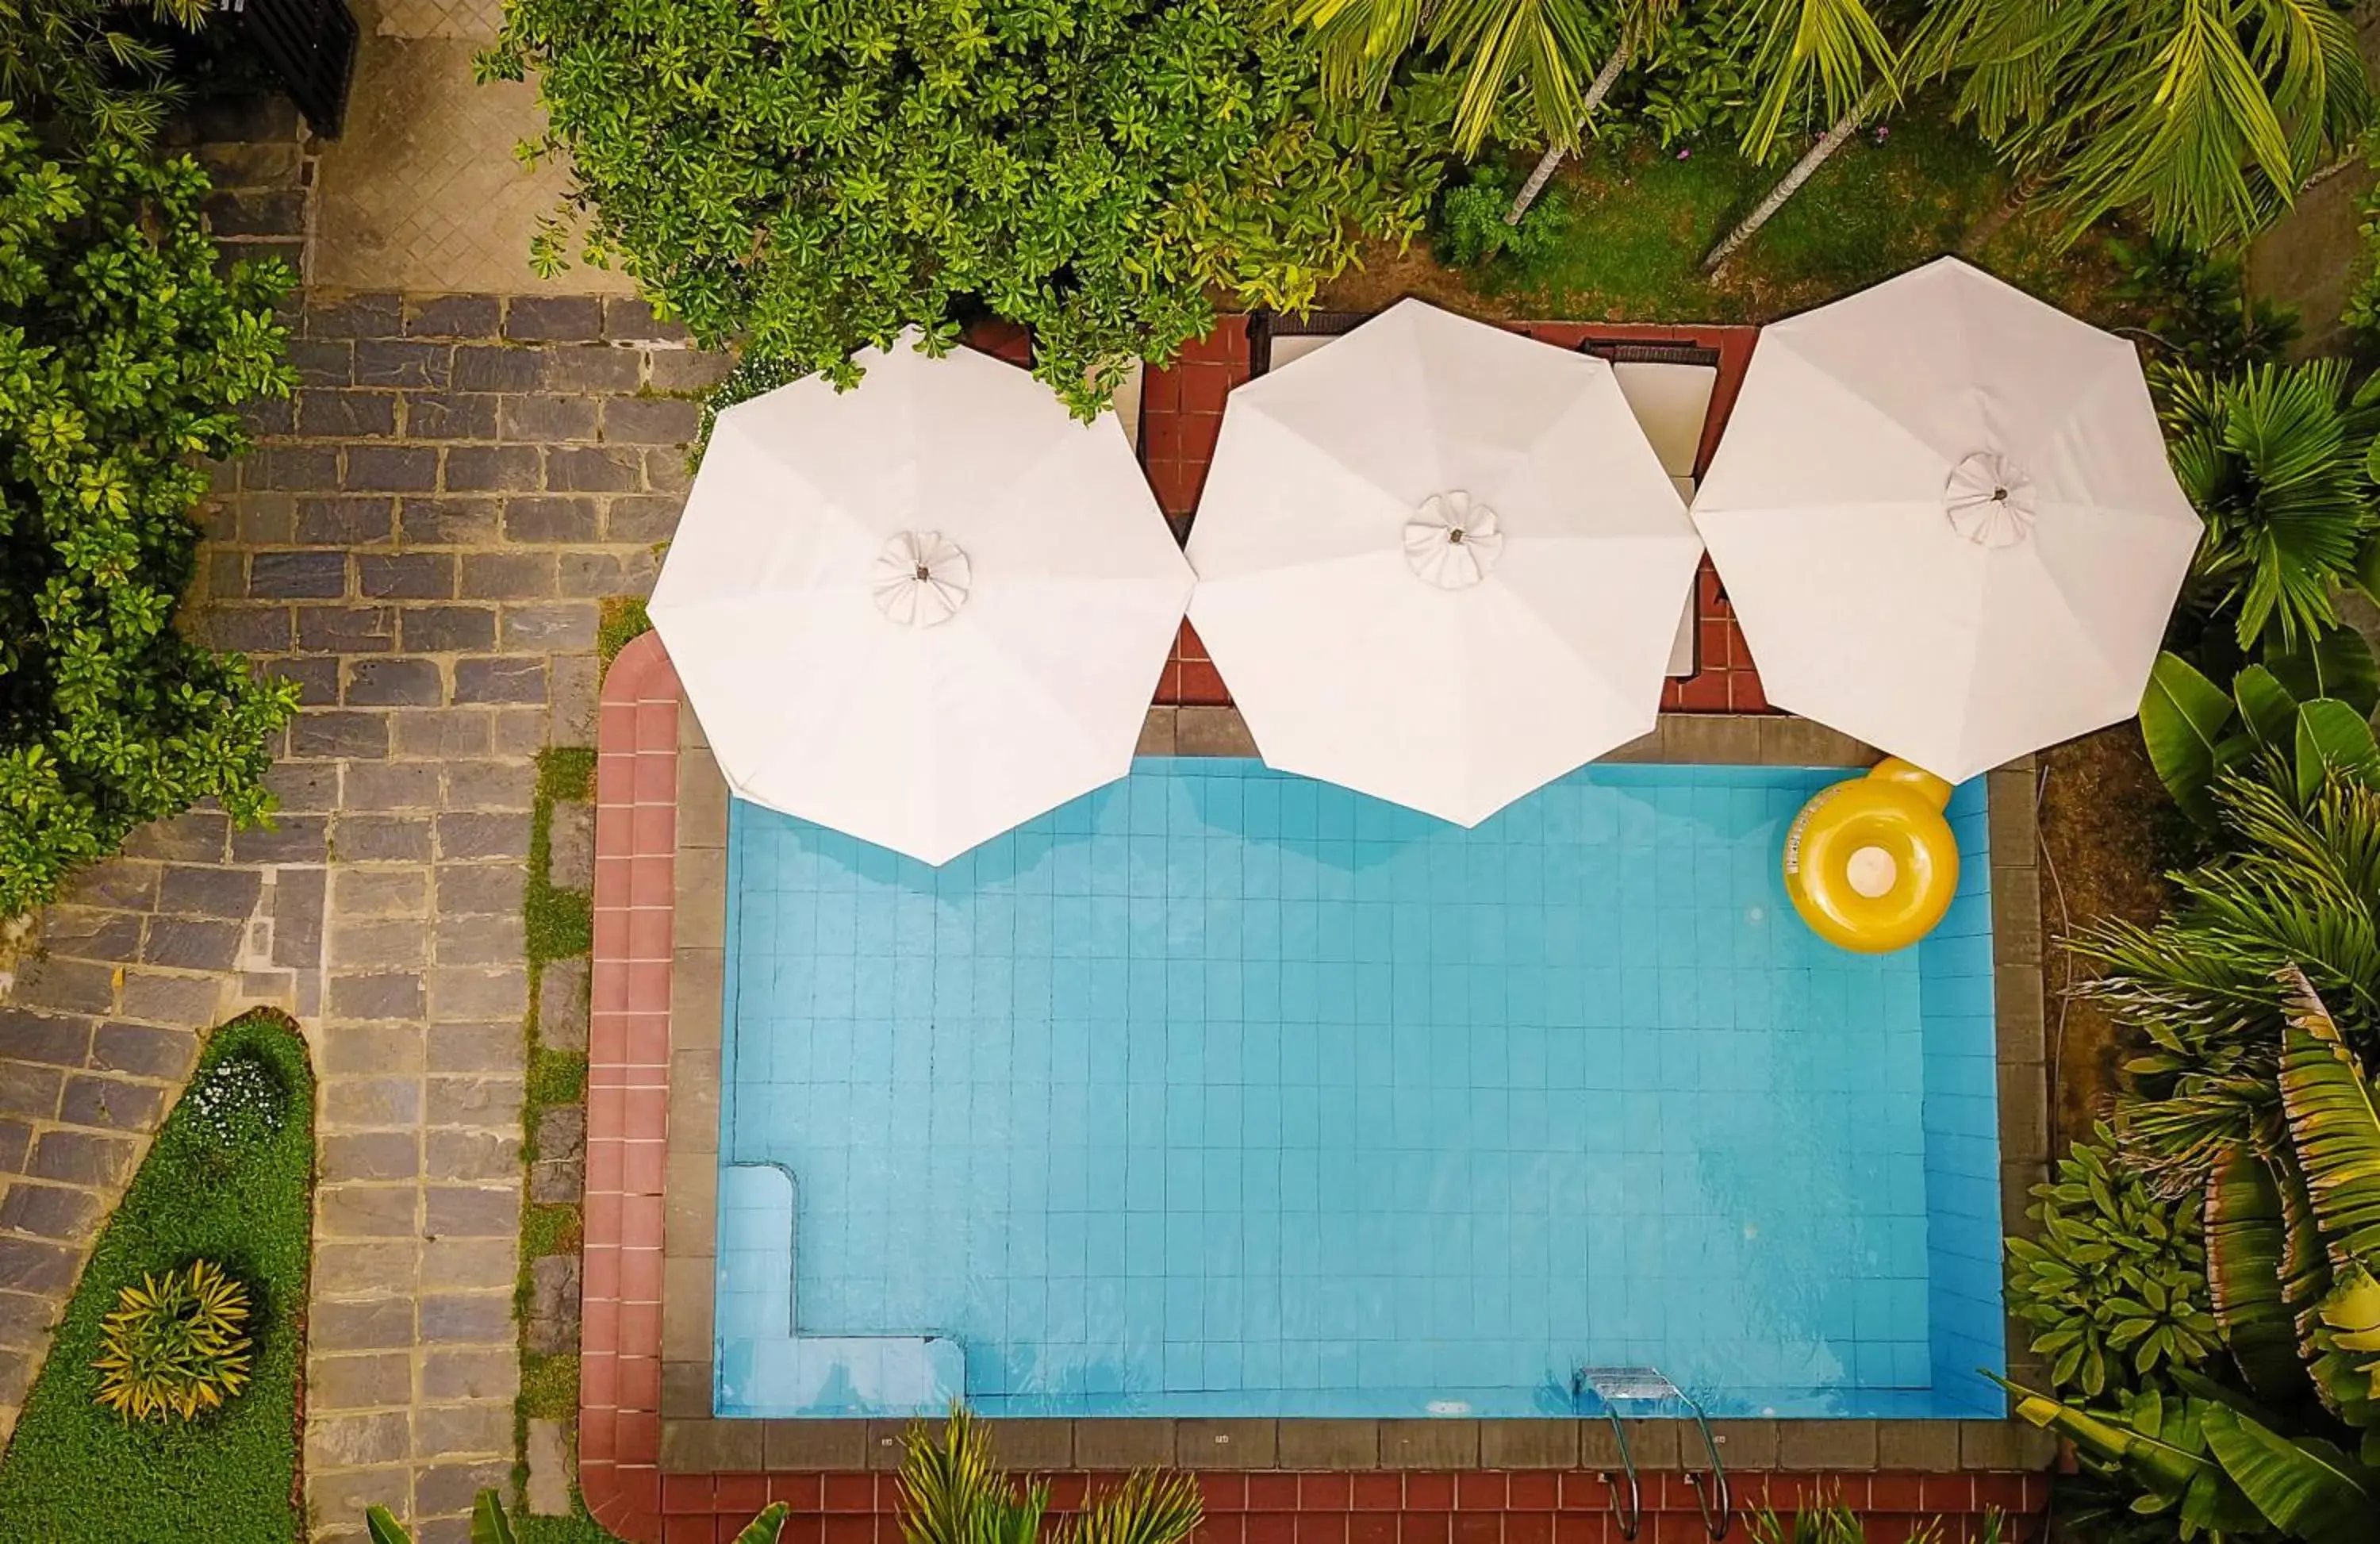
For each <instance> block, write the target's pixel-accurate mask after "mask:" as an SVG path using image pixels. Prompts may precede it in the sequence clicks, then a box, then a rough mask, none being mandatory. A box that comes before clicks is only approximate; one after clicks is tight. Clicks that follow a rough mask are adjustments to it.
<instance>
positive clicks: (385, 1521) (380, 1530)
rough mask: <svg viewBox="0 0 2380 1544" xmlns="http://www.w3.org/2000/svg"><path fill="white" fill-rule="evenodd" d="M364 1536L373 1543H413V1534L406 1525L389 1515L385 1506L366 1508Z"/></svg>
mask: <svg viewBox="0 0 2380 1544" xmlns="http://www.w3.org/2000/svg"><path fill="white" fill-rule="evenodd" d="M364 1537H365V1538H369V1539H370V1540H371V1544H413V1536H412V1535H411V1534H409V1533H407V1532H406V1531H405V1525H404V1524H402V1523H400V1522H398V1521H397V1520H396V1519H395V1517H393V1516H391V1515H389V1510H388V1508H386V1507H384V1506H368V1507H366V1508H364Z"/></svg>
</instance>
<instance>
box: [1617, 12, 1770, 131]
mask: <svg viewBox="0 0 2380 1544" xmlns="http://www.w3.org/2000/svg"><path fill="white" fill-rule="evenodd" d="M1758 21H1759V12H1758V11H1757V10H1756V9H1755V7H1753V6H1680V7H1679V9H1678V12H1677V14H1676V15H1675V16H1673V17H1671V18H1670V21H1669V23H1668V24H1667V25H1666V26H1664V27H1662V28H1661V29H1659V30H1658V31H1657V32H1656V33H1655V34H1654V35H1653V37H1652V39H1651V41H1650V42H1649V43H1647V44H1646V45H1645V52H1644V53H1643V55H1640V57H1639V59H1638V61H1637V66H1636V69H1635V71H1634V72H1633V75H1634V87H1633V91H1631V92H1630V93H1629V97H1630V101H1632V102H1633V105H1634V107H1635V109H1636V112H1637V114H1638V115H1640V116H1642V117H1643V118H1644V120H1645V122H1646V123H1648V124H1650V125H1651V126H1652V128H1653V131H1654V133H1655V134H1657V135H1658V137H1659V139H1660V141H1661V144H1662V146H1663V147H1664V148H1671V147H1675V146H1677V145H1680V144H1683V143H1685V142H1687V141H1689V140H1743V138H1744V137H1745V136H1746V135H1747V134H1748V133H1750V132H1751V128H1752V120H1753V115H1754V114H1755V112H1756V111H1757V110H1758V107H1759V103H1760V80H1759V78H1758V76H1756V75H1755V73H1754V72H1753V67H1752V66H1753V55H1754V51H1755V47H1756V46H1757V38H1758V33H1757V30H1756V28H1757V23H1758ZM1796 127H1799V126H1796Z"/></svg>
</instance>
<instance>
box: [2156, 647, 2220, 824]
mask: <svg viewBox="0 0 2380 1544" xmlns="http://www.w3.org/2000/svg"><path fill="white" fill-rule="evenodd" d="M2230 723H2231V699H2230V698H2229V697H2228V695H2227V694H2226V693H2225V692H2224V691H2223V689H2222V688H2221V687H2217V686H2216V684H2215V683H2214V682H2212V681H2210V680H2208V679H2207V678H2206V677H2205V676H2204V675H2200V674H2199V673H2198V669H2197V667H2196V666H2194V665H2192V663H2190V662H2189V661H2187V660H2185V659H2183V658H2182V657H2181V656H2180V655H2179V654H2176V653H2172V652H2170V651H2168V652H2166V653H2162V654H2159V655H2158V656H2157V660H2156V665H2155V668H2154V669H2153V670H2151V671H2150V672H2149V686H2148V690H2147V691H2146V692H2145V693H2144V694H2143V696H2142V698H2141V738H2142V739H2143V740H2144V741H2146V742H2147V745H2148V749H2149V761H2150V764H2151V765H2153V766H2155V768H2156V774H2157V776H2158V777H2159V778H2161V779H2162V780H2164V783H2165V785H2166V788H2167V790H2168V792H2170V793H2171V794H2172V795H2173V801H2174V803H2176V804H2178V805H2180V807H2181V808H2182V809H2183V810H2184V811H2185V812H2186V813H2188V814H2189V816H2190V818H2191V819H2192V820H2193V821H2197V822H2198V823H2199V824H2201V825H2204V826H2210V827H2211V826H2213V825H2214V824H2215V823H2216V810H2215V797H2214V793H2213V789H2214V786H2215V777H2216V772H2219V771H2220V770H2221V768H2222V766H2223V765H2224V757H2225V755H2226V754H2228V753H2226V752H2224V751H2223V749H2222V748H2223V747H2224V745H2225V743H2226V740H2227V737H2228V729H2229V726H2230Z"/></svg>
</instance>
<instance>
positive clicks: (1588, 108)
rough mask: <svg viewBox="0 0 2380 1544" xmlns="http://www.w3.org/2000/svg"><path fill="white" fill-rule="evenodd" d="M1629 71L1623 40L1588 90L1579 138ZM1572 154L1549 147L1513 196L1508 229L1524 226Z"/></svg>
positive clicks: (1506, 214)
mask: <svg viewBox="0 0 2380 1544" xmlns="http://www.w3.org/2000/svg"><path fill="white" fill-rule="evenodd" d="M1627 67H1628V40H1627V39H1625V38H1622V39H1621V40H1620V46H1619V47H1617V48H1615V49H1613V50H1612V51H1611V57H1610V58H1609V59H1606V60H1604V61H1603V67H1602V68H1601V69H1599V70H1597V72H1596V75H1595V81H1594V84H1592V85H1590V86H1588V87H1587V88H1586V100H1585V102H1583V103H1580V104H1579V115H1578V132H1579V137H1580V138H1582V139H1584V138H1585V136H1586V120H1587V119H1588V118H1590V117H1593V116H1594V115H1595V110H1596V109H1597V107H1600V106H1602V105H1603V99H1604V98H1605V97H1607V96H1609V95H1610V94H1611V88H1612V85H1613V83H1614V82H1616V81H1617V80H1619V79H1620V72H1621V70H1623V69H1626V68H1627ZM1569 153H1570V151H1569V148H1568V147H1567V146H1563V145H1548V146H1547V147H1546V153H1545V154H1543V155H1541V156H1539V157H1537V169H1536V171H1533V172H1531V173H1530V174H1529V180H1528V181H1526V182H1524V183H1523V184H1521V190H1520V191H1519V192H1518V193H1515V194H1514V195H1513V196H1512V208H1510V209H1508V210H1506V211H1505V212H1504V223H1505V224H1506V225H1519V224H1520V223H1521V216H1522V215H1524V214H1526V213H1528V212H1529V206H1530V205H1531V204H1533V203H1535V202H1536V201H1537V195H1538V194H1539V193H1542V192H1544V191H1545V190H1546V184H1547V183H1548V182H1551V181H1552V180H1553V176H1554V172H1555V170H1556V169H1557V168H1558V167H1560V165H1561V164H1562V157H1563V156H1565V155H1567V154H1569Z"/></svg>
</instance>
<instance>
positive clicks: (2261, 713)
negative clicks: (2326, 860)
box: [2141, 627, 2380, 829]
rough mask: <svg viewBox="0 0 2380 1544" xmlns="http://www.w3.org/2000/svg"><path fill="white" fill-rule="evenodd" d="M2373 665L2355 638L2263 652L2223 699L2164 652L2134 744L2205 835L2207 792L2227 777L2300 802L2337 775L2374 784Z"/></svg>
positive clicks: (2377, 670) (2379, 767) (2338, 630)
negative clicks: (2257, 782)
mask: <svg viewBox="0 0 2380 1544" xmlns="http://www.w3.org/2000/svg"><path fill="white" fill-rule="evenodd" d="M2375 706H2380V664H2375V663H2374V659H2373V656H2372V647H2371V645H2370V644H2368V643H2366V642H2365V641H2364V640H2363V638H2362V634H2360V633H2357V632H2355V631H2353V630H2352V629H2350V628H2347V627H2334V628H2332V629H2331V630H2330V631H2328V632H2326V633H2324V634H2322V635H2321V636H2320V637H2318V638H2310V639H2307V640H2305V641H2304V642H2302V643H2301V644H2300V645H2298V646H2296V647H2288V646H2282V645H2277V644H2270V643H2268V644H2267V645H2266V646H2265V657H2264V662H2263V663H2258V664H2252V665H2245V666H2241V667H2240V670H2239V673H2238V674H2237V675H2234V676H2232V678H2231V688H2230V690H2229V691H2228V692H2226V691H2225V690H2224V689H2223V688H2222V687H2218V686H2216V684H2215V683H2214V682H2213V681H2211V680H2209V679H2207V677H2206V675H2204V673H2203V672H2202V671H2200V670H2199V668H2198V667H2197V666H2196V665H2193V664H2192V663H2190V662H2189V661H2188V660H2185V659H2183V658H2182V657H2181V656H2180V655H2179V654H2176V653H2174V652H2172V651H2170V650H2168V651H2167V652H2165V653H2162V654H2160V655H2158V656H2157V659H2156V663H2155V665H2154V666H2152V667H2151V669H2150V671H2149V685H2148V690H2147V691H2146V692H2145V693H2143V695H2142V698H2141V736H2142V738H2143V741H2145V742H2146V744H2147V746H2148V752H2149V760H2150V762H2151V764H2153V765H2154V766H2155V768H2156V771H2157V775H2158V777H2159V778H2161V779H2163V781H2164V783H2165V785H2166V788H2167V790H2168V792H2169V793H2171V794H2172V795H2173V797H2174V802H2175V803H2176V804H2177V805H2179V806H2180V808H2181V809H2182V811H2183V812H2184V813H2185V814H2187V815H2189V816H2190V817H2191V818H2192V820H2194V821H2198V823H2199V824H2200V825H2202V826H2204V827H2206V828H2208V829H2213V828H2215V827H2216V826H2217V825H2218V824H2219V823H2220V822H2219V821H2218V819H2217V815H2216V799H2215V789H2216V782H2217V781H2218V780H2219V779H2221V778H2222V777H2224V776H2226V775H2228V774H2230V773H2232V772H2240V773H2242V774H2244V775H2248V776H2251V777H2257V778H2261V779H2263V780H2264V781H2265V783H2267V784H2270V785H2271V786H2273V787H2276V788H2281V789H2284V790H2294V791H2295V793H2296V795H2297V796H2298V798H2299V799H2300V801H2301V802H2302V801H2304V800H2307V799H2310V798H2312V797H2313V794H2314V792H2315V790H2316V789H2317V788H2319V787H2320V785H2321V784H2322V781H2323V778H2324V777H2325V774H2327V773H2330V772H2344V773H2347V774H2349V775H2350V776H2353V777H2355V778H2358V779H2360V780H2362V781H2363V782H2366V783H2374V782H2380V747H2375V746H2374V741H2373V735H2372V724H2371V717H2372V711H2373V709H2374V707H2375Z"/></svg>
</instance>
